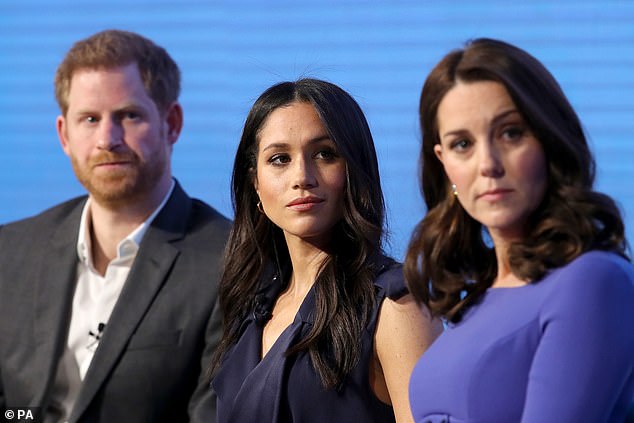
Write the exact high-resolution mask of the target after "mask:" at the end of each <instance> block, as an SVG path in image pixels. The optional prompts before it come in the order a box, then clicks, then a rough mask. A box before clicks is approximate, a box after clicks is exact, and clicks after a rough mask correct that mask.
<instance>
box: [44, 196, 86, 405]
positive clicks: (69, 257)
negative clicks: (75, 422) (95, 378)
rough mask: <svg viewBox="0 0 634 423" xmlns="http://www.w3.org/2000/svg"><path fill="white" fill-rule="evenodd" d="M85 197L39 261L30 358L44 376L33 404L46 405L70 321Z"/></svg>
mask: <svg viewBox="0 0 634 423" xmlns="http://www.w3.org/2000/svg"><path fill="white" fill-rule="evenodd" d="M85 202H86V201H85V199H83V200H82V201H80V202H78V203H77V206H76V207H75V208H74V209H73V210H72V211H71V213H70V214H69V215H68V217H67V218H66V219H65V220H64V221H63V222H62V223H61V224H60V225H59V226H58V228H57V229H56V231H55V232H54V234H53V236H52V238H51V244H50V249H49V250H48V251H47V252H46V253H45V256H44V258H43V259H42V261H41V269H40V276H39V277H38V278H37V282H36V284H37V285H36V286H37V288H36V290H35V296H36V298H35V337H36V340H37V345H38V348H36V349H35V350H36V351H34V354H36V356H35V357H34V359H33V360H32V362H33V363H34V365H36V366H39V367H40V369H41V374H42V375H44V377H45V379H44V380H43V381H41V382H42V383H40V384H39V386H40V387H41V389H40V391H39V392H37V393H36V394H35V396H34V397H33V405H38V406H39V405H41V404H43V405H44V406H46V402H45V399H47V397H48V392H49V391H50V388H51V386H52V384H53V382H54V380H55V376H56V374H57V367H58V363H59V359H60V357H61V355H62V352H63V349H64V345H65V343H66V339H67V338H68V326H69V323H70V317H71V310H72V303H73V292H74V291H75V280H76V271H77V261H78V258H77V235H78V233H79V221H80V218H81V211H82V209H83V207H84V204H85Z"/></svg>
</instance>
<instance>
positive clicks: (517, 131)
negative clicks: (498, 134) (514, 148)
mask: <svg viewBox="0 0 634 423" xmlns="http://www.w3.org/2000/svg"><path fill="white" fill-rule="evenodd" d="M523 136H524V128H522V127H521V126H516V125H514V126H507V127H505V128H504V130H503V131H502V137H503V138H504V139H505V140H507V141H517V140H520V139H521V138H522V137H523Z"/></svg>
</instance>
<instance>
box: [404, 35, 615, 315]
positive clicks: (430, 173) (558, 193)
mask: <svg viewBox="0 0 634 423" xmlns="http://www.w3.org/2000/svg"><path fill="white" fill-rule="evenodd" d="M459 81H460V82H463V83H470V82H476V81H495V82H498V83H501V84H502V85H504V87H505V88H506V90H507V91H508V93H509V95H510V96H511V98H512V100H513V102H514V104H515V106H516V107H517V109H518V111H519V112H520V114H521V115H522V116H523V118H524V119H525V121H526V122H527V125H528V126H529V127H530V129H531V131H532V133H533V134H534V135H535V137H536V138H537V140H538V141H539V142H540V144H541V145H542V148H543V151H544V155H545V157H546V161H547V169H548V183H547V189H546V192H545V194H544V198H543V199H542V201H541V204H540V205H539V206H538V207H537V208H536V210H535V211H534V212H533V213H532V214H531V216H530V217H529V219H528V222H527V224H526V230H525V236H524V238H523V239H522V240H521V241H519V242H516V243H513V244H512V245H511V246H510V248H509V253H508V254H509V261H510V266H511V269H512V271H513V273H514V274H515V275H516V276H518V277H519V278H521V279H522V280H526V281H529V282H535V281H538V280H540V279H541V278H542V277H543V276H544V275H545V274H546V273H548V272H549V271H550V270H551V269H554V268H557V267H560V266H563V265H565V264H566V263H569V262H570V261H572V260H573V259H574V258H576V257H577V256H579V255H580V254H582V253H584V252H586V251H588V250H592V249H600V250H608V251H614V252H616V253H618V254H621V255H623V256H625V251H626V249H627V243H626V241H625V236H624V225H623V221H622V218H621V215H620V212H619V210H618V208H617V206H616V205H615V203H614V201H613V200H612V199H611V198H610V197H608V196H606V195H604V194H601V193H598V192H595V191H593V188H592V186H593V182H594V176H595V163H594V159H593V157H592V153H591V152H590V149H589V147H588V143H587V141H586V137H585V134H584V131H583V128H582V126H581V122H580V121H579V118H578V117H577V114H576V113H575V111H574V110H573V108H572V106H571V105H570V103H569V102H568V100H567V98H566V96H565V95H564V93H563V91H562V90H561V88H560V86H559V84H558V83H557V81H556V80H555V79H554V77H553V76H552V75H551V74H550V72H548V70H547V69H546V68H545V67H544V66H543V65H542V64H541V63H540V62H539V61H538V60H537V59H536V58H534V57H533V56H531V55H530V54H528V53H527V52H525V51H523V50H521V49H519V48H517V47H515V46H513V45H510V44H508V43H505V42H503V41H498V40H492V39H486V38H481V39H476V40H473V41H470V42H468V43H467V44H466V46H465V47H464V49H459V50H454V51H452V52H450V53H449V54H448V55H446V56H445V57H444V58H443V59H442V60H441V61H440V62H439V63H438V64H437V65H436V66H435V67H434V68H433V69H432V71H431V73H430V74H429V76H428V77H427V79H426V81H425V84H424V86H423V90H422V93H421V97H420V125H421V130H422V148H421V156H420V174H419V177H420V183H421V190H422V194H423V197H424V199H425V203H426V205H427V210H428V211H427V214H426V215H425V217H424V218H423V219H422V221H421V222H420V223H419V224H418V225H417V227H416V229H415V231H414V233H413V235H412V238H411V240H410V243H409V247H408V251H407V256H406V259H405V276H406V279H407V281H408V284H409V287H410V291H411V292H412V294H413V295H414V297H415V298H416V299H417V300H418V301H419V302H422V303H424V304H426V305H427V306H428V307H429V308H430V309H431V311H432V313H433V314H434V315H436V316H441V317H443V318H445V319H447V320H450V321H453V322H456V321H458V320H460V317H461V316H462V314H463V312H464V310H465V309H466V308H467V307H468V306H469V305H470V304H472V303H473V302H474V301H475V300H476V299H477V298H478V297H479V296H480V295H481V294H482V293H483V292H484V291H486V289H487V288H489V287H490V286H491V284H492V283H493V281H494V280H495V277H496V274H497V262H496V256H495V252H494V250H493V249H492V248H491V247H490V246H489V243H488V242H487V240H486V232H485V228H483V227H482V225H481V224H480V222H478V221H476V220H474V219H473V218H472V217H471V216H469V215H468V214H467V213H466V212H465V210H464V209H463V208H462V206H461V205H460V204H459V202H458V201H457V200H456V199H455V196H454V195H453V194H452V192H451V188H450V186H449V185H450V182H449V180H448V179H447V177H446V175H445V172H444V169H443V167H442V163H441V162H440V161H439V160H438V158H437V157H436V155H435V153H434V145H436V144H438V143H439V142H440V138H439V134H438V119H437V112H438V106H439V104H440V102H441V101H442V99H443V98H444V96H445V95H446V94H447V92H448V91H449V90H451V88H453V87H454V86H455V85H456V83H457V82H459Z"/></svg>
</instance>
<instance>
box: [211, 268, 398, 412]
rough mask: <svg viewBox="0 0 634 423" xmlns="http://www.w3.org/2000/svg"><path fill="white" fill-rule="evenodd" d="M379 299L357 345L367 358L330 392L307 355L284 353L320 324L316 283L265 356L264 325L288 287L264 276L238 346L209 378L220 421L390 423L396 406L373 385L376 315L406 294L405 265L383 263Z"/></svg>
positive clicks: (378, 282) (377, 290) (274, 277)
mask: <svg viewBox="0 0 634 423" xmlns="http://www.w3.org/2000/svg"><path fill="white" fill-rule="evenodd" d="M374 285H375V295H376V302H375V307H374V309H373V310H372V314H371V316H370V319H369V322H368V324H367V327H366V329H365V331H364V332H363V334H362V336H361V339H359V342H360V343H361V357H360V360H359V362H358V364H357V365H356V367H355V368H354V369H353V370H352V371H351V372H350V373H349V374H348V376H347V378H346V379H345V380H344V382H343V384H342V386H341V387H340V388H338V389H328V390H326V389H324V387H323V386H322V384H321V380H320V379H319V376H318V375H317V373H316V372H315V370H314V369H313V365H312V362H311V359H310V354H309V353H308V352H300V353H297V354H293V355H292V356H288V357H287V356H286V354H285V353H286V351H287V350H288V348H289V347H290V346H292V345H293V344H294V343H295V342H297V341H299V340H300V339H302V338H303V337H304V336H306V334H307V333H308V332H309V331H310V329H311V327H312V324H313V321H314V314H313V312H314V308H315V291H314V287H313V288H311V290H310V291H309V293H308V294H307V295H306V298H305V299H304V302H303V303H302V305H301V306H300V308H299V311H298V312H297V315H296V316H295V320H294V321H293V323H291V325H290V326H289V327H287V328H286V329H285V330H284V331H283V332H282V334H281V335H280V336H279V338H278V339H277V340H276V342H275V344H274V345H273V346H272V347H271V349H270V350H269V351H268V353H267V354H266V356H265V357H264V358H263V359H261V360H260V356H261V350H262V330H263V327H264V325H265V323H266V320H268V318H269V316H270V313H271V310H272V309H273V305H274V304H275V300H276V299H277V296H278V295H279V293H280V291H281V290H282V287H283V286H282V282H281V280H280V278H279V277H278V276H277V275H272V276H268V277H264V278H263V279H262V281H261V284H260V289H259V291H258V295H257V296H256V298H257V301H256V302H257V305H256V307H255V309H254V311H253V313H252V315H250V316H249V317H248V318H247V319H246V320H245V321H244V322H243V324H242V327H241V335H240V338H239V339H238V341H237V343H236V344H235V345H234V346H233V347H232V348H231V349H229V350H228V351H227V353H226V354H225V357H224V359H223V362H222V364H221V366H220V368H219V370H218V372H217V373H216V376H215V378H214V380H213V381H212V383H211V386H212V388H213V389H214V391H215V392H216V394H217V398H218V400H217V417H218V418H217V423H249V422H258V423H288V422H301V423H312V422H314V423H324V422H326V423H327V422H332V423H335V422H336V423H348V422H350V423H360V422H364V423H388V422H394V421H395V419H394V411H393V410H392V407H391V406H389V405H387V404H385V403H383V402H381V401H380V400H379V399H378V398H377V397H376V396H375V394H374V392H373V391H372V388H371V387H370V383H369V369H370V362H371V360H372V359H373V357H374V334H375V331H376V323H377V317H378V312H379V309H380V307H381V304H382V303H383V299H385V297H388V298H391V299H398V298H400V297H402V296H403V295H405V294H406V293H407V288H406V287H405V283H404V280H403V272H402V266H401V265H400V264H398V263H395V262H393V261H390V262H387V264H384V265H382V266H381V268H380V270H379V272H378V275H377V277H376V279H375V282H374Z"/></svg>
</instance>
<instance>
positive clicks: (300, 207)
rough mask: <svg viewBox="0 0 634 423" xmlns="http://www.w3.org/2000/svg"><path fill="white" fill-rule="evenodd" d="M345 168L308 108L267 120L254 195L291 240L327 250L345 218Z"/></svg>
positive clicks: (296, 106) (299, 105) (294, 107)
mask: <svg viewBox="0 0 634 423" xmlns="http://www.w3.org/2000/svg"><path fill="white" fill-rule="evenodd" d="M345 182H346V163H345V160H344V159H343V158H342V157H341V156H340V154H339V152H338V150H337V146H336V145H335V143H334V141H332V140H331V139H330V137H329V135H328V131H327V130H326V127H325V126H324V124H323V123H322V121H321V119H320V118H319V115H318V114H317V111H316V110H315V108H314V107H313V106H312V105H311V104H310V103H304V102H294V103H291V104H290V105H288V106H284V107H280V108H278V109H276V110H274V111H273V112H271V114H270V115H269V117H268V118H267V119H266V121H265V122H264V125H263V126H262V128H261V130H260V132H259V143H258V152H257V164H256V180H255V189H256V190H257V192H258V195H259V196H260V200H261V201H262V207H263V209H264V212H265V214H266V216H267V217H268V218H269V219H270V220H271V221H272V222H273V223H274V224H275V225H277V226H278V227H280V228H281V229H282V231H283V232H284V235H285V236H286V239H287V241H288V240H289V237H295V238H301V239H303V240H310V241H311V242H312V243H314V244H317V245H323V246H325V245H326V244H327V243H328V241H329V240H330V236H331V232H332V228H333V227H334V226H335V224H336V223H337V222H339V220H341V218H342V216H343V197H344V187H345Z"/></svg>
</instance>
